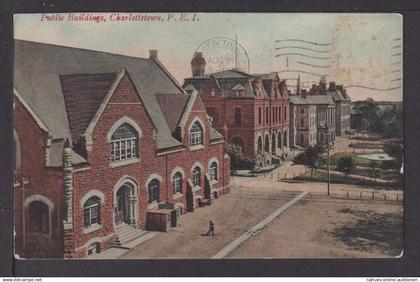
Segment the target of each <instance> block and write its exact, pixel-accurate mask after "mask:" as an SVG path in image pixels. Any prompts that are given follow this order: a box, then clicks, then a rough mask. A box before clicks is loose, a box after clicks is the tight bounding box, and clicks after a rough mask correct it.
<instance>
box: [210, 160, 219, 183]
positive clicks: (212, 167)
mask: <svg viewBox="0 0 420 282" xmlns="http://www.w3.org/2000/svg"><path fill="white" fill-rule="evenodd" d="M209 174H210V180H217V163H216V162H212V163H211V165H210V171H209Z"/></svg>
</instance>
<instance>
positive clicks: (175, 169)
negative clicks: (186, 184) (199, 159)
mask: <svg viewBox="0 0 420 282" xmlns="http://www.w3.org/2000/svg"><path fill="white" fill-rule="evenodd" d="M177 172H180V173H181V174H182V178H185V172H184V170H183V169H182V167H180V166H177V167H175V168H174V169H173V170H172V172H171V183H172V182H173V181H172V180H173V178H174V175H175V173H177Z"/></svg>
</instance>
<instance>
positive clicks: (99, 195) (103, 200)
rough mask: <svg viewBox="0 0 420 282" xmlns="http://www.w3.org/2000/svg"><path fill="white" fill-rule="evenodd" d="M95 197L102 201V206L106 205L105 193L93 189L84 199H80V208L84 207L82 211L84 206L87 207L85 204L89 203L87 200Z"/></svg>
mask: <svg viewBox="0 0 420 282" xmlns="http://www.w3.org/2000/svg"><path fill="white" fill-rule="evenodd" d="M93 196H96V197H98V198H99V199H101V206H102V205H103V204H105V195H104V193H103V192H102V191H99V190H96V189H92V190H89V191H88V192H87V193H86V194H85V195H84V196H83V197H82V199H80V206H81V207H82V209H83V207H84V205H85V202H86V201H87V200H89V199H90V198H91V197H93Z"/></svg>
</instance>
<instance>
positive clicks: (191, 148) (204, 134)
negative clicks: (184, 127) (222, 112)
mask: <svg viewBox="0 0 420 282" xmlns="http://www.w3.org/2000/svg"><path fill="white" fill-rule="evenodd" d="M197 121H198V122H199V123H200V125H201V128H202V129H203V143H202V144H198V145H194V146H192V145H190V134H191V128H192V127H193V125H194V123H196V122H197ZM187 139H188V146H189V147H190V150H197V149H202V147H203V148H204V146H205V144H206V127H205V126H204V122H203V120H202V119H201V118H200V117H199V116H196V117H195V118H194V119H193V120H192V121H191V122H190V125H189V126H188V137H187Z"/></svg>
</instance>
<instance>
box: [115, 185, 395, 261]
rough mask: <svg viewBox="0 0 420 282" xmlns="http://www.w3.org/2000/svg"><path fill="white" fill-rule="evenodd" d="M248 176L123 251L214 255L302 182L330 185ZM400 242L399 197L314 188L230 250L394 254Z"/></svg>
mask: <svg viewBox="0 0 420 282" xmlns="http://www.w3.org/2000/svg"><path fill="white" fill-rule="evenodd" d="M251 181H253V185H252V184H251ZM246 183H247V185H243V184H244V182H243V181H235V183H234V187H232V191H231V193H229V194H226V195H223V197H221V198H219V199H217V200H216V201H215V202H214V203H213V204H212V205H211V206H208V207H205V208H200V209H196V211H195V212H194V213H187V214H185V215H183V216H182V217H181V221H180V226H178V227H177V228H175V229H174V230H172V231H171V232H168V233H161V234H159V235H158V236H156V237H154V238H153V239H151V240H149V241H146V242H145V243H144V244H142V245H139V246H137V247H135V248H134V249H133V250H131V251H130V252H128V253H126V254H125V255H124V256H123V257H121V258H126V259H127V258H147V259H154V258H156V259H159V258H211V257H212V256H213V255H215V254H216V253H218V252H219V251H220V250H222V249H223V248H224V247H225V246H226V245H228V244H229V243H231V242H232V241H233V240H235V239H236V238H238V237H239V236H240V235H242V234H243V233H244V232H246V231H248V230H249V229H250V228H252V227H253V226H255V225H256V224H257V223H259V222H260V221H261V220H263V219H265V218H266V217H267V216H268V215H270V214H271V213H273V212H274V211H275V210H277V209H278V208H280V207H281V206H282V205H284V204H285V203H286V202H288V201H289V200H291V199H293V198H294V197H295V196H296V195H298V194H299V191H298V190H301V191H302V190H303V191H308V190H309V191H310V190H312V189H314V190H315V191H318V190H321V189H325V188H324V187H325V184H322V183H299V184H290V183H277V185H274V184H272V185H267V186H265V183H267V182H264V181H260V180H259V179H255V178H253V179H248V180H247V182H246ZM267 184H268V183H267ZM290 186H292V187H293V189H292V188H290ZM318 186H319V187H318ZM288 187H289V189H287V188H288ZM341 187H344V188H349V189H355V188H356V187H351V186H348V187H347V186H345V185H341ZM298 188H300V189H298ZM208 220H213V221H214V223H215V226H216V236H214V237H212V236H204V234H205V233H206V232H207V230H208ZM401 246H402V202H401V201H399V202H396V201H380V200H368V199H365V200H360V199H340V198H327V197H326V196H324V195H322V193H321V194H319V193H318V194H317V193H314V195H308V196H306V197H304V198H303V199H302V200H300V201H298V202H297V203H296V204H295V205H293V206H291V207H290V208H289V209H287V210H286V211H285V212H284V213H282V214H281V215H280V216H279V217H277V218H276V219H275V220H274V221H272V222H271V223H269V224H268V225H267V226H266V227H265V228H264V229H262V230H261V231H260V232H259V233H258V234H256V235H255V236H254V237H252V238H250V239H248V240H247V241H245V242H243V243H242V244H241V245H239V247H237V248H236V249H234V250H233V251H232V252H231V253H229V254H228V255H227V256H226V257H225V258H270V257H272V258H298V257H302V258H304V257H307V258H316V257H344V258H345V257H392V256H396V255H398V254H399V253H400V251H401Z"/></svg>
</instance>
